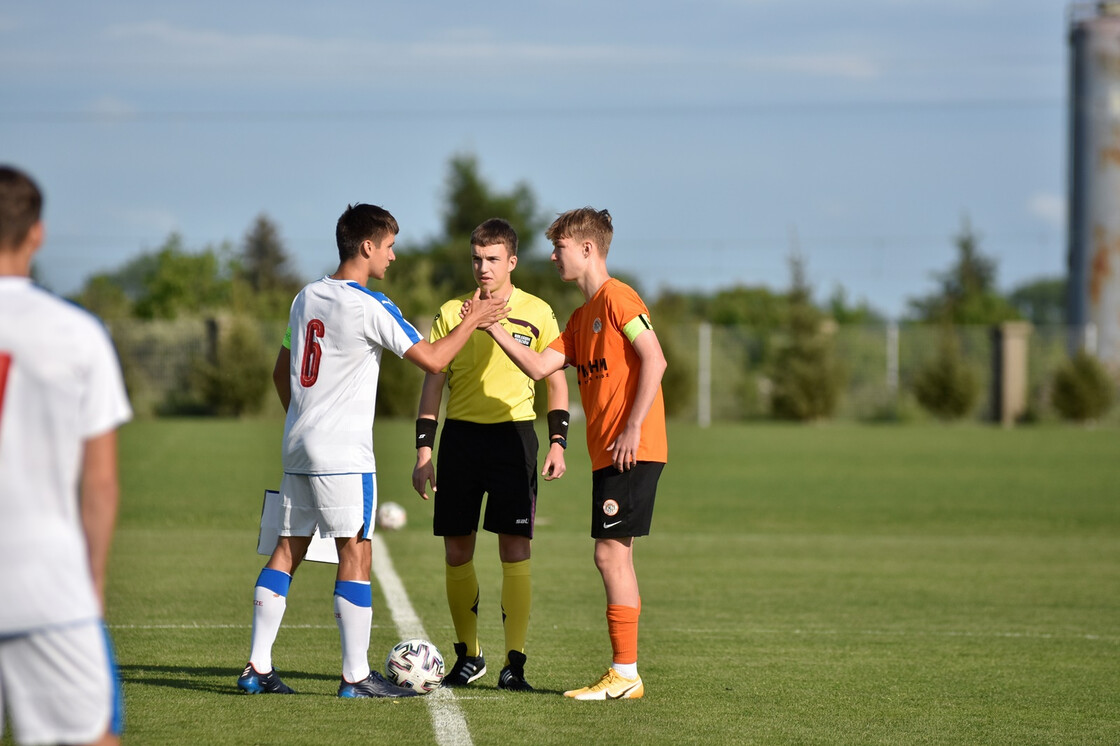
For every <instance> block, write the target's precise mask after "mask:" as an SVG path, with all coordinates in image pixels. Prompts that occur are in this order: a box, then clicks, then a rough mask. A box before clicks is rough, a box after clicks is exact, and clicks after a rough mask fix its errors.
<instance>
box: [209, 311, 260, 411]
mask: <svg viewBox="0 0 1120 746" xmlns="http://www.w3.org/2000/svg"><path fill="white" fill-rule="evenodd" d="M271 372H272V361H271V360H270V357H269V350H267V349H266V348H265V345H264V341H263V340H262V338H261V333H260V329H258V328H257V325H256V324H255V323H254V320H250V319H246V318H236V317H235V318H231V319H228V320H227V321H226V323H224V324H222V327H221V331H220V333H219V335H218V340H217V349H216V350H215V360H214V361H213V362H211V361H207V360H201V359H200V360H197V361H196V362H195V368H194V375H193V378H194V381H193V383H194V386H193V387H192V390H193V391H197V395H198V396H199V398H200V399H201V402H202V404H203V405H204V406H205V408H206V410H207V411H208V412H210V413H212V414H218V415H225V416H233V417H240V416H241V415H243V414H250V413H255V412H259V411H260V409H261V405H262V404H263V403H264V396H265V393H266V392H267V391H268V390H269V389H271V388H272V376H271V375H270V374H271Z"/></svg>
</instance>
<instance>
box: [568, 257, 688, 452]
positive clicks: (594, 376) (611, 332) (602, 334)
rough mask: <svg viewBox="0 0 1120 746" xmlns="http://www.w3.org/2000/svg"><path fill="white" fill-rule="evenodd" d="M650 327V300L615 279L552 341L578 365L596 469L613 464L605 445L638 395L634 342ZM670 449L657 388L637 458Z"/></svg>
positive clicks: (589, 449)
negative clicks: (643, 299)
mask: <svg viewBox="0 0 1120 746" xmlns="http://www.w3.org/2000/svg"><path fill="white" fill-rule="evenodd" d="M652 328H653V327H652V326H650V324H649V310H648V309H647V308H646V304H645V303H643V302H642V299H641V298H640V297H639V296H638V294H637V293H636V292H634V289H633V288H631V287H630V286H629V285H627V284H625V283H623V282H620V281H618V280H616V279H613V278H612V279H610V280H607V281H606V282H605V283H603V286H602V287H601V288H599V290H598V291H597V292H596V293H595V296H594V297H593V298H591V300H589V301H587V303H584V304H583V305H582V306H580V307H579V308H577V309H576V310H575V312H574V313H572V316H571V318H569V319H568V323H567V325H566V326H565V327H564V331H563V332H561V334H560V336H559V337H557V338H556V339H555V340H554V341H553V342H552V344H550V345H549V347H551V348H553V349H554V350H556V351H558V352H561V353H563V355H564V357H565V358H566V359H567V361H568V364H569V365H571V366H573V367H575V369H576V380H577V381H578V383H579V397H580V401H581V402H582V403H583V413H584V417H585V418H586V419H587V452H588V454H589V455H590V456H591V468H592V469H603V468H606V467H608V466H611V465H612V463H613V462H612V459H611V453H610V451H608V450H607V446H609V445H610V444H611V443H613V442H614V441H615V440H616V439H617V438H618V436H619V435H621V434H622V430H623V428H625V427H626V421H627V419H628V418H629V417H630V408H631V407H632V406H633V404H634V399H635V397H636V396H637V393H638V369H639V368H640V367H641V359H640V358H639V357H638V353H637V352H635V350H634V346H633V344H632V340H633V339H635V338H636V337H637V336H638V334H640V333H641V332H643V331H645V330H647V329H652ZM668 451H669V447H668V440H667V438H666V436H665V400H664V399H663V398H662V395H661V388H660V387H658V389H657V397H656V398H655V399H654V400H653V405H652V406H651V407H650V409H649V414H647V415H646V419H645V421H644V422H643V423H642V437H641V441H640V442H639V444H638V461H658V462H661V463H665V462H666V461H667V459H668Z"/></svg>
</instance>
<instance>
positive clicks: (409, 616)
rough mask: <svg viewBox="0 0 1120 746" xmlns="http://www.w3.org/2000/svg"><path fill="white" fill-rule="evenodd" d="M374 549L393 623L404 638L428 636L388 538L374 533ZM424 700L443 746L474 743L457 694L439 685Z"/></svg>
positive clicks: (372, 543)
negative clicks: (398, 570) (394, 557)
mask: <svg viewBox="0 0 1120 746" xmlns="http://www.w3.org/2000/svg"><path fill="white" fill-rule="evenodd" d="M370 544H371V546H372V550H373V574H374V575H375V576H376V577H377V582H378V583H379V584H380V585H381V591H382V593H384V594H385V601H386V603H388V604H389V614H390V615H391V616H392V618H393V623H394V624H395V625H397V632H398V633H399V634H400V636H401V639H402V640H411V639H413V638H420V639H423V640H427V639H429V638H428V633H427V632H425V631H424V625H423V623H422V622H421V621H420V617H418V616H417V615H416V611H415V610H414V609H413V608H412V602H411V601H409V600H408V592H407V591H405V589H404V583H402V582H401V579H400V576H399V575H397V571H396V570H395V569H393V559H392V558H391V557H390V556H389V550H388V549H386V547H385V542H384V541H382V540H381V537H380V536H378V535H377V534H374V535H373V539H372V541H371V542H370ZM424 701H425V702H427V704H428V712H429V714H430V715H431V717H432V729H433V730H434V731H435V737H436V743H438V744H440V746H472V744H473V741H472V740H471V732H470V730H469V729H468V728H467V720H466V718H465V717H463V711H462V710H460V709H459V705H458V704H457V703H456V702H455V695H454V694H453V693H452V692H451V690H450V689H448V688H446V687H438V688H437V689H436V690H435V691H434V692H432V693H431V694H428V695H425V697H424Z"/></svg>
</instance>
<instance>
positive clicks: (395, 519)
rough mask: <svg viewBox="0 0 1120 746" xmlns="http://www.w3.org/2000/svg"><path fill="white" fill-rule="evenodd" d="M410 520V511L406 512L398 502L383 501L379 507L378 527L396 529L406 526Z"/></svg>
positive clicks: (388, 529)
mask: <svg viewBox="0 0 1120 746" xmlns="http://www.w3.org/2000/svg"><path fill="white" fill-rule="evenodd" d="M407 522H408V513H405V512H404V508H402V507H401V506H400V505H399V504H397V503H382V504H381V506H380V507H379V508H378V509H377V527H378V528H383V529H385V530H386V531H396V530H397V529H400V528H404V524H406V523H407Z"/></svg>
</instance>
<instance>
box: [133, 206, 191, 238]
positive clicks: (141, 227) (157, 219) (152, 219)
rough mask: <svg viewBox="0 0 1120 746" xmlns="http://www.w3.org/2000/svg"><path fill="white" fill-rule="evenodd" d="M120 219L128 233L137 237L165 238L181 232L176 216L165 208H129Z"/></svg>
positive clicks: (179, 222)
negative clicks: (137, 235)
mask: <svg viewBox="0 0 1120 746" xmlns="http://www.w3.org/2000/svg"><path fill="white" fill-rule="evenodd" d="M120 219H121V221H122V223H123V224H124V225H126V226H127V230H128V231H129V232H130V233H136V234H139V235H153V234H154V235H158V236H166V235H168V234H170V233H174V232H177V231H181V230H182V228H181V224H182V223H181V221H180V220H179V218H178V216H176V214H175V213H174V212H173V211H172V210H170V209H166V208H158V207H155V208H129V209H126V210H124V211H122V213H121V214H120Z"/></svg>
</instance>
